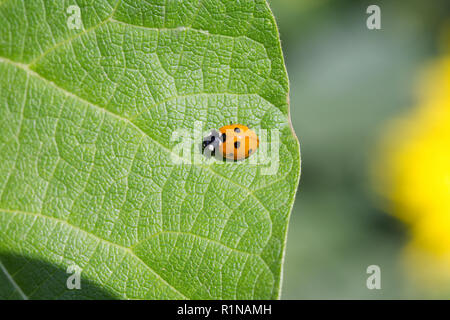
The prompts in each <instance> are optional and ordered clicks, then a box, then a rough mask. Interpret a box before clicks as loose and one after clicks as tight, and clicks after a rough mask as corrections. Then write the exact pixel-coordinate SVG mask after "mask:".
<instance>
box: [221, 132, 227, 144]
mask: <svg viewBox="0 0 450 320" xmlns="http://www.w3.org/2000/svg"><path fill="white" fill-rule="evenodd" d="M225 141H227V135H226V134H225V133H222V142H225Z"/></svg>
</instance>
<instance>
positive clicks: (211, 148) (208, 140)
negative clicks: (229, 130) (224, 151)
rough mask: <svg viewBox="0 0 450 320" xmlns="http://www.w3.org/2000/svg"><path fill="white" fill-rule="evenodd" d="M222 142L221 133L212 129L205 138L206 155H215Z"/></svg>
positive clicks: (203, 142)
mask: <svg viewBox="0 0 450 320" xmlns="http://www.w3.org/2000/svg"><path fill="white" fill-rule="evenodd" d="M221 143H222V139H221V134H220V132H217V131H216V130H211V132H210V134H209V135H207V136H206V137H204V138H203V141H202V146H201V149H202V153H203V155H204V156H205V157H207V158H210V157H212V156H215V154H216V149H217V147H218V146H219V145H220V144H221Z"/></svg>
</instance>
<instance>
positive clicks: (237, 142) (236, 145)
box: [234, 141, 241, 149]
mask: <svg viewBox="0 0 450 320" xmlns="http://www.w3.org/2000/svg"><path fill="white" fill-rule="evenodd" d="M240 146H241V143H240V142H239V141H236V142H235V143H234V147H235V148H236V149H239V147H240Z"/></svg>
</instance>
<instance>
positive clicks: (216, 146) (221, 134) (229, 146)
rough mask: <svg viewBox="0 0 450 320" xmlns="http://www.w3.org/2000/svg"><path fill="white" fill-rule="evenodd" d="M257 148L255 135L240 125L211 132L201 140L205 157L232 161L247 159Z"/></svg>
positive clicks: (257, 141)
mask: <svg viewBox="0 0 450 320" xmlns="http://www.w3.org/2000/svg"><path fill="white" fill-rule="evenodd" d="M258 147H259V138H258V136H257V134H256V133H255V132H254V131H253V130H251V129H250V128H249V127H247V126H245V125H242V124H230V125H227V126H223V127H221V128H220V129H219V131H216V130H212V131H211V133H210V134H209V135H208V136H207V137H206V138H205V139H204V140H203V144H202V148H203V153H204V154H205V155H207V156H208V155H216V153H217V154H218V155H219V156H221V157H222V158H223V159H229V160H234V161H239V160H244V159H247V158H248V157H249V156H250V155H252V154H253V153H255V151H256V149H258Z"/></svg>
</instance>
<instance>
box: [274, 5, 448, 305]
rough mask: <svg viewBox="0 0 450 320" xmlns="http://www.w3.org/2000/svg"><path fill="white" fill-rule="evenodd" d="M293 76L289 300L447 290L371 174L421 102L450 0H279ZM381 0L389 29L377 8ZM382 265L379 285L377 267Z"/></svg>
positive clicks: (420, 294) (396, 295) (286, 282)
mask: <svg viewBox="0 0 450 320" xmlns="http://www.w3.org/2000/svg"><path fill="white" fill-rule="evenodd" d="M269 3H270V5H271V8H272V10H273V12H274V14H275V17H276V19H277V23H278V26H279V29H280V33H281V41H282V46H283V51H284V56H285V59H286V64H287V69H288V73H289V78H290V82H291V118H292V122H293V126H294V128H295V131H296V134H297V136H298V138H299V141H300V144H301V152H302V176H301V181H300V186H299V191H298V193H297V198H296V202H295V205H294V209H293V212H292V215H291V222H290V226H289V234H288V243H287V253H286V260H285V266H284V281H283V282H284V283H283V290H282V298H283V299H315V298H321V299H391V298H404V299H409V298H441V297H442V296H440V295H438V294H433V293H432V292H430V291H425V290H424V289H422V288H420V287H417V286H415V285H412V283H411V281H410V279H409V278H408V277H407V275H406V274H405V271H404V265H403V262H402V249H403V248H404V246H405V244H406V243H407V241H408V232H407V230H406V227H405V226H403V225H402V223H401V222H399V221H398V220H396V219H395V218H394V217H392V216H390V215H389V214H387V213H386V212H383V210H382V206H380V205H379V199H378V198H377V196H376V195H375V194H374V191H373V188H372V183H371V181H370V178H369V166H370V161H371V159H373V157H374V156H375V155H374V152H376V145H377V143H378V141H379V137H380V134H381V131H382V129H383V124H384V123H385V122H386V121H387V120H388V119H390V118H392V117H395V116H397V115H399V114H402V113H405V112H408V110H409V109H412V108H413V107H414V106H415V100H416V98H417V97H416V96H417V94H416V91H415V89H416V87H415V86H416V84H417V76H418V73H419V72H420V71H421V68H422V67H423V66H424V65H425V64H426V63H427V62H428V61H429V60H430V59H432V58H433V57H434V56H437V55H438V52H439V48H438V46H439V43H438V40H437V39H438V37H439V31H440V30H441V29H442V26H443V24H444V22H445V21H446V20H448V18H449V17H450V1H438V0H435V1H421V0H414V1H367V2H366V1H326V0H314V1H313V0H272V1H269ZM370 4H377V5H379V6H380V8H381V26H382V29H381V30H368V29H367V27H366V19H367V17H368V16H369V15H368V14H366V9H367V7H368V6H369V5H370ZM372 264H375V265H378V266H380V268H381V287H382V289H381V290H368V289H367V287H366V279H367V277H368V276H369V275H368V274H367V273H366V268H367V267H368V266H369V265H372Z"/></svg>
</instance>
